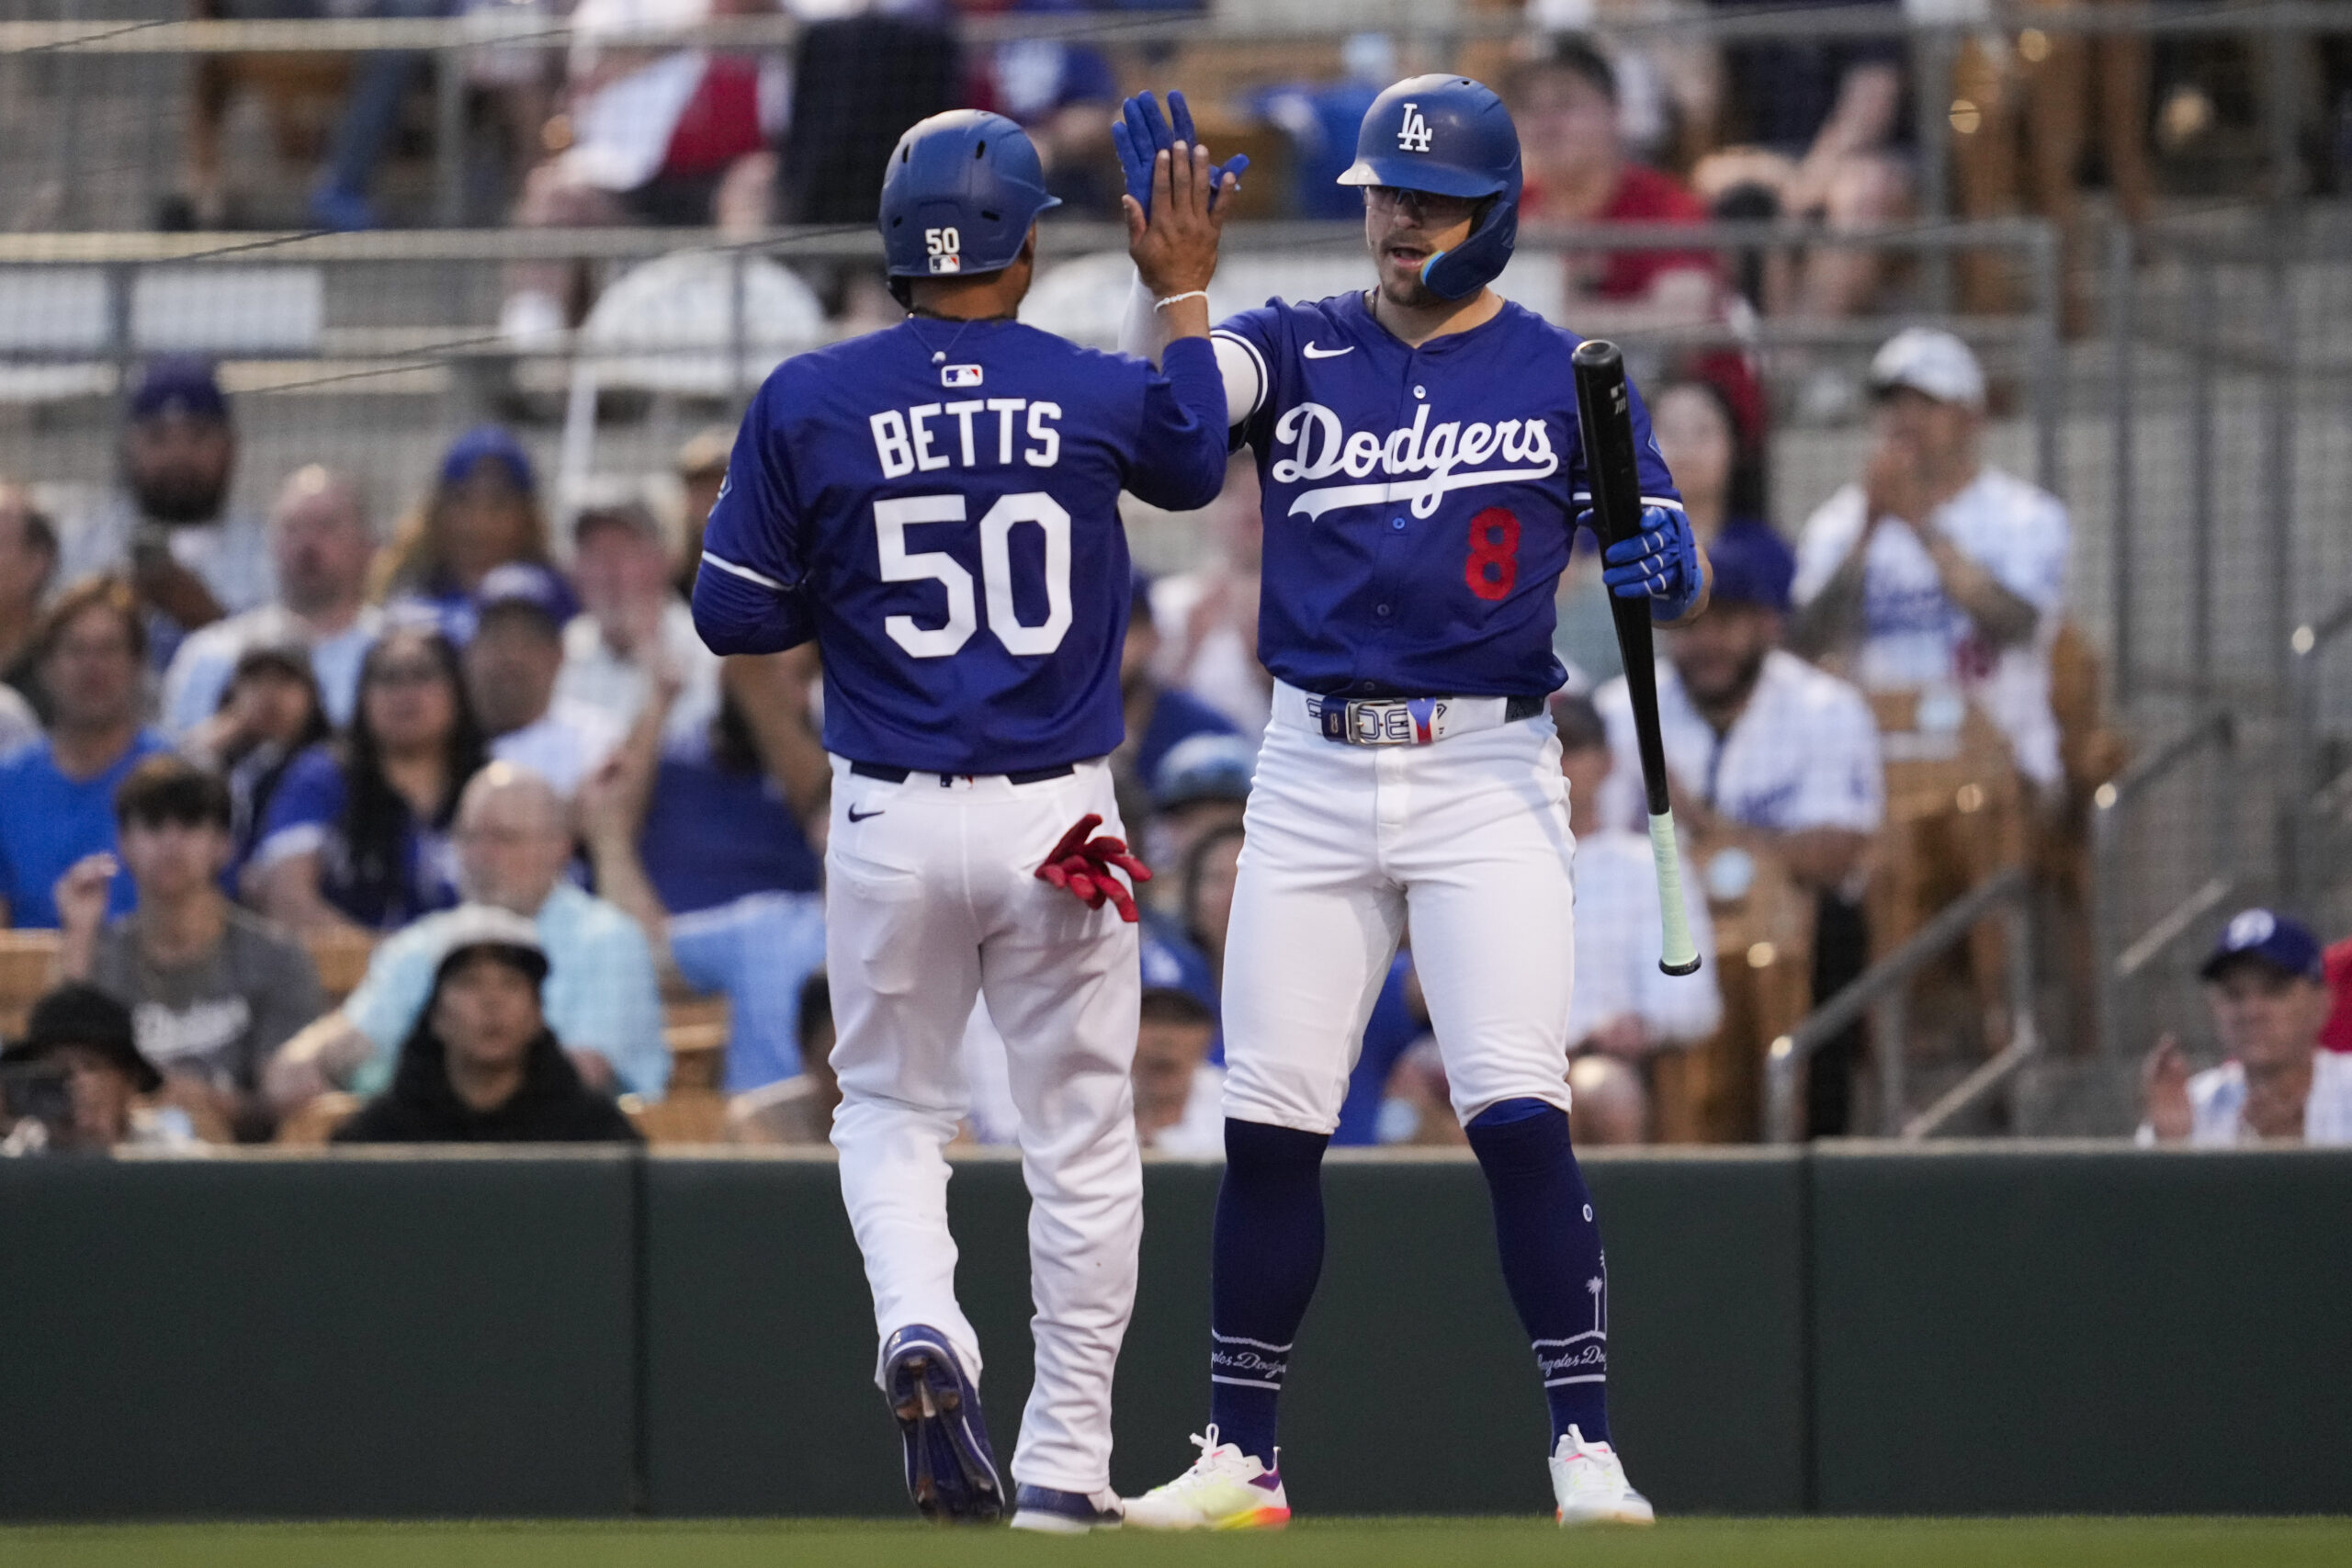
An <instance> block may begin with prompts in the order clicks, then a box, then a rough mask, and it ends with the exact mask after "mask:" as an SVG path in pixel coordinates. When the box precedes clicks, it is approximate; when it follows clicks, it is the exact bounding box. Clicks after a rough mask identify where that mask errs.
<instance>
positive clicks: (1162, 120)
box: [1111, 91, 1250, 218]
mask: <svg viewBox="0 0 2352 1568" xmlns="http://www.w3.org/2000/svg"><path fill="white" fill-rule="evenodd" d="M1180 141H1181V142H1183V143H1184V144H1185V145H1187V146H1198V145H1199V144H1200V137H1199V136H1198V135H1197V134H1196V133H1195V132H1194V130H1193V111H1192V108H1191V107H1190V106H1188V105H1187V104H1186V103H1185V102H1184V95H1183V94H1182V93H1180V92H1173V91H1171V92H1170V94H1169V95H1168V113H1167V114H1166V115H1163V114H1161V113H1160V112H1159V99H1157V98H1155V97H1153V96H1151V95H1150V94H1149V93H1137V94H1136V96H1134V97H1132V98H1129V99H1128V100H1127V101H1126V102H1125V103H1124V104H1122V105H1120V106H1119V118H1117V119H1114V120H1113V121H1112V122H1111V144H1112V145H1113V146H1114V147H1115V148H1116V149H1117V150H1118V153H1119V167H1120V169H1121V171H1122V172H1124V173H1125V175H1126V178H1127V195H1128V196H1129V197H1131V198H1132V199H1133V200H1134V201H1135V203H1136V206H1138V207H1140V208H1142V209H1143V210H1144V216H1145V217H1147V218H1148V217H1150V215H1151V202H1152V164H1153V162H1154V160H1155V159H1156V158H1157V157H1158V156H1159V154H1160V153H1162V152H1168V151H1169V150H1170V149H1171V148H1173V147H1174V146H1175V145H1176V143H1178V142H1180ZM1249 166H1250V155H1249V154H1248V153H1247V152H1236V153H1235V154H1234V155H1233V156H1232V157H1231V158H1228V159H1227V160H1226V161H1225V162H1224V163H1223V164H1216V165H1215V166H1214V167H1213V168H1212V170H1211V172H1210V180H1209V200H1208V204H1209V206H1210V207H1211V208H1215V207H1216V203H1217V198H1218V197H1220V196H1222V195H1224V194H1225V193H1226V192H1227V191H1230V190H1237V189H1238V188H1239V187H1240V184H1241V174H1242V171H1243V170H1245V169H1247V168H1249Z"/></svg>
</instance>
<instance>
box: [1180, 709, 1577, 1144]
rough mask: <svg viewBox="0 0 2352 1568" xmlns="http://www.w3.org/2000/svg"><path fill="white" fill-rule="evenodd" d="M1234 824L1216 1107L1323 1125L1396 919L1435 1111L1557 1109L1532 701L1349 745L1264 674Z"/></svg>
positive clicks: (1563, 959)
mask: <svg viewBox="0 0 2352 1568" xmlns="http://www.w3.org/2000/svg"><path fill="white" fill-rule="evenodd" d="M1245 824H1246V827H1247V830H1248V837H1247V838H1246V839H1245V840H1244V841H1243V844H1242V849H1241V860H1240V864H1239V867H1238V877H1237V880H1236V883H1235V886H1234V893H1233V924H1232V928H1231V930H1230V932H1229V933H1228V935H1227V938H1226V950H1225V951H1226V961H1225V1057H1226V1078H1225V1113H1226V1114H1227V1116H1229V1117H1233V1118H1235V1119H1237V1120H1239V1121H1244V1122H1266V1123H1270V1124H1272V1125H1273V1126H1278V1127H1294V1128H1296V1129H1298V1130H1300V1131H1302V1132H1308V1133H1329V1132H1330V1131H1331V1130H1332V1129H1333V1128H1334V1127H1336V1126H1338V1125H1339V1122H1340V1102H1341V1101H1342V1100H1344V1099H1345V1098H1346V1096H1347V1091H1348V1075H1349V1073H1350V1072H1351V1070H1352V1069H1353V1068H1354V1066H1355V1060H1356V1054H1357V1052H1358V1050H1359V1049H1360V1048H1361V1046H1362V1044H1363V1026H1364V1022H1365V1021H1366V1020H1367V1019H1369V1018H1370V1017H1371V1016H1372V1008H1373V1003H1374V1001H1375V1000H1377V999H1378V998H1379V995H1380V987H1381V984H1382V982H1383V981H1384V980H1385V978H1386V976H1387V973H1388V966H1389V963H1390V960H1391V958H1392V957H1393V956H1394V955H1395V953H1396V951H1397V942H1398V940H1399V939H1400V938H1401V937H1402V936H1403V935H1404V933H1405V931H1406V927H1407V923H1408V919H1409V921H1410V925H1411V930H1412V937H1413V968H1414V973H1415V974H1416V975H1417V976H1419V979H1420V984H1421V991H1422V994H1423V996H1424V997H1425V998H1427V999H1428V1002H1429V1009H1430V1025H1431V1027H1432V1028H1433V1029H1434V1030H1435V1032H1436V1034H1437V1042H1438V1049H1439V1051H1440V1052H1441V1053H1442V1055H1443V1058H1444V1061H1445V1071H1446V1078H1447V1081H1448V1083H1449V1085H1450V1086H1451V1089H1452V1093H1453V1110H1454V1113H1455V1114H1456V1115H1458V1116H1459V1117H1461V1119H1462V1120H1463V1121H1464V1122H1465V1123H1466V1122H1469V1120H1470V1119H1471V1118H1472V1117H1474V1116H1476V1115H1477V1114H1478V1113H1479V1112H1480V1111H1485V1110H1487V1108H1488V1107H1489V1106H1493V1105H1497V1104H1499V1103H1501V1102H1502V1101H1504V1100H1521V1099H1526V1100H1544V1101H1545V1102H1547V1103H1549V1104H1553V1105H1556V1106H1558V1107H1560V1109H1562V1110H1563V1111H1565V1110H1566V1109H1567V1107H1568V1086H1567V1069H1568V998H1569V994H1570V992H1571V990H1572V989H1573V987H1574V984H1575V978H1576V961H1575V937H1576V889H1575V885H1574V882H1573V880H1572V873H1573V868H1574V864H1575V859H1576V839H1575V836H1574V835H1573V834H1571V833H1570V832H1569V831H1568V804H1567V787H1566V780H1565V779H1563V778H1562V777H1561V775H1560V745H1559V740H1558V739H1557V738H1556V737H1555V734H1554V731H1553V728H1552V722H1551V719H1550V718H1549V717H1548V716H1537V717H1534V718H1529V719H1521V720H1520V721H1518V722H1516V723H1510V724H1504V725H1501V726H1499V727H1498V728H1492V729H1484V730H1477V731H1474V732H1472V733H1469V734H1465V735H1453V736H1449V737H1447V738H1446V739H1442V740H1440V741H1438V742H1436V743H1435V744H1433V745H1428V746H1349V745H1341V744H1339V743H1336V742H1333V741H1330V740H1327V739H1323V737H1322V736H1321V734H1319V733H1318V732H1317V729H1316V728H1314V727H1313V725H1312V724H1311V722H1310V721H1309V719H1308V717H1307V712H1306V694H1304V693H1302V692H1300V691H1298V690H1297V689H1296V688H1295V687H1293V686H1289V685H1287V684H1283V685H1278V686H1277V687H1276V688H1275V691H1274V712H1273V722H1272V724H1270V725H1269V726H1268V727H1267V729H1266V739H1265V744H1264V746H1263V747H1262V749H1261V750H1260V751H1259V753H1258V773H1257V778H1256V780H1255V782H1254V783H1253V784H1252V785H1251V787H1250V805H1249V809H1248V813H1247V816H1246V818H1245Z"/></svg>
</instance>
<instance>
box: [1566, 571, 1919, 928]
mask: <svg viewBox="0 0 2352 1568" xmlns="http://www.w3.org/2000/svg"><path fill="white" fill-rule="evenodd" d="M1711 558H1712V559H1713V561H1714V563H1715V590H1714V598H1713V603H1712V604H1710V606H1709V608H1708V610H1707V613H1706V614H1705V615H1702V616H1700V617H1699V619H1698V620H1697V621H1695V622H1693V623H1691V625H1690V626H1685V627H1683V628H1681V629H1680V630H1679V631H1676V632H1672V633H1669V634H1668V637H1667V657H1666V658H1665V659H1663V660H1659V661H1658V671H1657V685H1658V723H1659V729H1660V731H1661V734H1662V737H1663V739H1664V740H1665V742H1666V761H1667V766H1668V769H1669V770H1670V771H1671V772H1672V773H1673V774H1674V776H1675V783H1676V789H1675V800H1674V806H1675V812H1676V815H1677V816H1679V817H1680V818H1682V819H1683V820H1684V822H1685V823H1686V824H1688V826H1689V829H1690V830H1691V833H1692V835H1693V836H1694V837H1695V838H1697V839H1699V840H1702V841H1708V840H1734V839H1738V838H1741V837H1744V836H1751V835H1759V836H1762V837H1764V838H1766V839H1769V840H1770V843H1771V846H1772V848H1773V849H1774V851H1775V852H1777V853H1779V854H1780V855H1781V858H1783V859H1784V860H1786V861H1787V862H1788V863H1789V865H1790V869H1791V870H1792V871H1793V872H1795V873H1796V874H1797V875H1798V876H1799V877H1800V878H1801V879H1802V880H1804V881H1805V882H1808V883H1810V884H1812V885H1813V886H1816V887H1822V888H1836V887H1839V886H1844V885H1845V884H1847V882H1848V881H1849V879H1850V878H1851V877H1852V875H1853V874H1854V873H1855V871H1856V869H1857V868H1858V867H1859V866H1860V863H1861V857H1862V851H1863V850H1864V848H1865V847H1867V845H1868V843H1869V841H1870V836H1871V834H1872V833H1874V832H1876V831H1877V830H1878V826H1879V822H1880V819H1881V817H1882V816H1883V812H1884V808H1885V786H1884V782H1883V777H1882V775H1881V773H1880V768H1879V754H1878V726H1877V721H1876V720H1875V719H1874V718H1873V717H1872V716H1871V709H1870V705H1869V703H1868V702H1866V701H1865V700H1864V699H1863V697H1862V694H1861V693H1860V692H1859V691H1857V690H1855V689H1854V688H1853V687H1852V686H1850V685H1849V684H1847V683H1846V682H1843V681H1840V680H1838V678H1837V677H1836V676H1833V675H1829V674H1826V673H1825V672H1824V671H1819V670H1815V669H1814V668H1813V667H1812V666H1811V665H1808V664H1806V663H1805V662H1804V660H1800V659H1798V658H1797V657H1796V656H1794V655H1793V654H1791V653H1787V652H1784V651H1782V650H1781V649H1780V648H1779V647H1778V643H1779V641H1780V635H1781V622H1782V618H1783V616H1784V615H1786V613H1787V611H1788V606H1789V580H1790V577H1791V575H1792V571H1793V570H1794V562H1793V561H1792V558H1791V556H1790V553H1789V547H1787V546H1786V545H1784V544H1782V543H1781V540H1780V537H1779V536H1777V535H1775V534H1773V533H1772V532H1771V531H1770V529H1767V528H1762V527H1760V526H1759V527H1754V528H1744V529H1740V530H1737V531H1734V530H1731V529H1726V530H1725V531H1724V533H1723V534H1722V535H1720V536H1717V538H1716V541H1715V547H1714V549H1713V552H1712V556H1711ZM1593 701H1594V705H1595V706H1597V707H1598V708H1600V713H1601V716H1602V717H1603V718H1604V719H1605V720H1607V721H1608V725H1609V741H1610V750H1611V751H1612V752H1613V753H1614V754H1615V756H1616V759H1617V761H1616V766H1615V768H1614V769H1612V770H1611V773H1610V777H1609V783H1608V784H1606V785H1605V786H1604V790H1605V795H1604V800H1603V810H1602V816H1603V818H1605V819H1606V820H1607V821H1609V822H1611V823H1613V824H1617V825H1620V826H1623V827H1627V828H1640V827H1641V826H1642V825H1643V822H1644V807H1643V805H1642V799H1641V778H1642V769H1641V761H1640V753H1639V751H1638V750H1637V749H1636V747H1635V744H1634V710H1633V702H1632V699H1631V698H1630V696H1629V695H1628V694H1627V693H1626V689H1625V683H1624V682H1623V679H1622V678H1621V679H1619V680H1615V681H1611V682H1609V683H1608V684H1607V685H1605V686H1603V687H1601V688H1600V691H1599V692H1598V693H1597V694H1595V695H1594V699H1593Z"/></svg>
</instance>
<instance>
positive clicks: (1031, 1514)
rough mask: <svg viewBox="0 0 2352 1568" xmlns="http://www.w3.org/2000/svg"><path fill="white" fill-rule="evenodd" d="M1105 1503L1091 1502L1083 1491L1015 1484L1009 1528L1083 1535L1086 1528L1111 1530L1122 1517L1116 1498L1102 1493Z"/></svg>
mask: <svg viewBox="0 0 2352 1568" xmlns="http://www.w3.org/2000/svg"><path fill="white" fill-rule="evenodd" d="M1104 1496H1105V1499H1106V1500H1107V1501H1108V1502H1109V1504H1110V1506H1108V1507H1097V1506H1095V1500H1094V1499H1093V1498H1091V1497H1090V1496H1088V1495H1086V1494H1085V1493H1083V1492H1057V1491H1055V1490H1054V1489H1053V1488H1052V1487H1050V1486H1030V1485H1027V1484H1023V1485H1018V1486H1015V1487H1014V1488H1013V1489H1012V1528H1013V1529H1017V1530H1037V1531H1040V1532H1041V1533H1043V1534H1046V1535H1084V1534H1086V1533H1087V1532H1088V1531H1089V1530H1114V1529H1118V1528H1119V1526H1120V1524H1121V1523H1122V1522H1124V1520H1125V1512H1124V1511H1123V1510H1122V1509H1121V1508H1120V1506H1119V1499H1118V1498H1117V1497H1116V1496H1115V1495H1111V1494H1107V1493H1106V1494H1104Z"/></svg>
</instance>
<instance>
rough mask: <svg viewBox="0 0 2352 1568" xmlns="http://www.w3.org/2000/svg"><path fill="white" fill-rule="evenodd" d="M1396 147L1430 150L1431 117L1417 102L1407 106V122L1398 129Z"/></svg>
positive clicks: (1398, 148) (1407, 150)
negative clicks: (1424, 112) (1423, 112)
mask: <svg viewBox="0 0 2352 1568" xmlns="http://www.w3.org/2000/svg"><path fill="white" fill-rule="evenodd" d="M1397 150H1398V151H1399V152H1428V151H1429V150H1430V122H1429V117H1428V116H1426V115H1424V114H1422V113H1421V110H1420V107H1419V105H1417V104H1409V103H1408V104H1407V105H1406V106H1405V123H1404V124H1403V125H1402V126H1401V127H1399V128H1398V129H1397Z"/></svg>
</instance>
